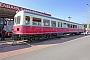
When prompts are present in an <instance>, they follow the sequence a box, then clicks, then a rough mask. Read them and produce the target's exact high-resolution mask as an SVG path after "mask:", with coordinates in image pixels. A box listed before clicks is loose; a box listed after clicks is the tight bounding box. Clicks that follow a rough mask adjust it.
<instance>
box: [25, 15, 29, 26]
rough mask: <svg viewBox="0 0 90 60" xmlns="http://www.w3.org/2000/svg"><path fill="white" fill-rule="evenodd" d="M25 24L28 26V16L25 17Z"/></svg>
mask: <svg viewBox="0 0 90 60" xmlns="http://www.w3.org/2000/svg"><path fill="white" fill-rule="evenodd" d="M25 24H26V25H29V24H30V17H29V16H25Z"/></svg>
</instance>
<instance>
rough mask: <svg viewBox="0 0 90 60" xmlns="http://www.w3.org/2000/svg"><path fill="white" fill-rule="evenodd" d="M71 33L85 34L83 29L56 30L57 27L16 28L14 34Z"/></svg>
mask: <svg viewBox="0 0 90 60" xmlns="http://www.w3.org/2000/svg"><path fill="white" fill-rule="evenodd" d="M58 32H60V33H69V32H83V29H76V28H56V27H41V26H14V27H13V33H14V34H43V33H58Z"/></svg>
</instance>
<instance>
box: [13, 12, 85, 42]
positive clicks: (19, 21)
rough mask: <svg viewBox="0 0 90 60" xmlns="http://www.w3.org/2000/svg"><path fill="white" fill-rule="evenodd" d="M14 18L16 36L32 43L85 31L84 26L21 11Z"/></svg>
mask: <svg viewBox="0 0 90 60" xmlns="http://www.w3.org/2000/svg"><path fill="white" fill-rule="evenodd" d="M14 18H15V19H14V26H13V33H14V35H15V36H17V37H18V38H24V39H26V38H27V39H28V40H30V41H38V40H40V38H42V39H48V38H52V37H60V36H62V35H65V34H80V33H82V32H83V31H84V30H83V29H84V27H83V25H82V24H78V23H74V22H70V21H65V20H62V19H58V18H54V17H51V16H45V15H42V14H39V13H35V12H29V11H20V12H18V13H17V14H16V15H15V17H14Z"/></svg>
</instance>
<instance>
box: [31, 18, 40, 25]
mask: <svg viewBox="0 0 90 60" xmlns="http://www.w3.org/2000/svg"><path fill="white" fill-rule="evenodd" d="M32 22H33V25H35V26H41V18H36V17H33V20H32Z"/></svg>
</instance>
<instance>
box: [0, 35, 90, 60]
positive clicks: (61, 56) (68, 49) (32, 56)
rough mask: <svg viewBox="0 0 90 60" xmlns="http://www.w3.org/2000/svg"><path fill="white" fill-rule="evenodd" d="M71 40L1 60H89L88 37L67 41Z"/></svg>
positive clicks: (89, 43) (89, 40)
mask: <svg viewBox="0 0 90 60" xmlns="http://www.w3.org/2000/svg"><path fill="white" fill-rule="evenodd" d="M75 37H76V36H75ZM77 37H78V36H77ZM72 38H74V37H70V38H65V39H63V40H65V41H66V42H67V43H63V42H62V43H59V42H57V43H58V45H55V46H52V47H47V48H43V49H39V50H35V51H31V52H27V53H23V54H19V55H15V56H11V57H7V58H3V59H1V60H90V36H88V37H86V38H82V39H78V40H75V41H71V42H68V41H67V40H69V39H72ZM58 40H61V39H58ZM53 41H55V40H53Z"/></svg>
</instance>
